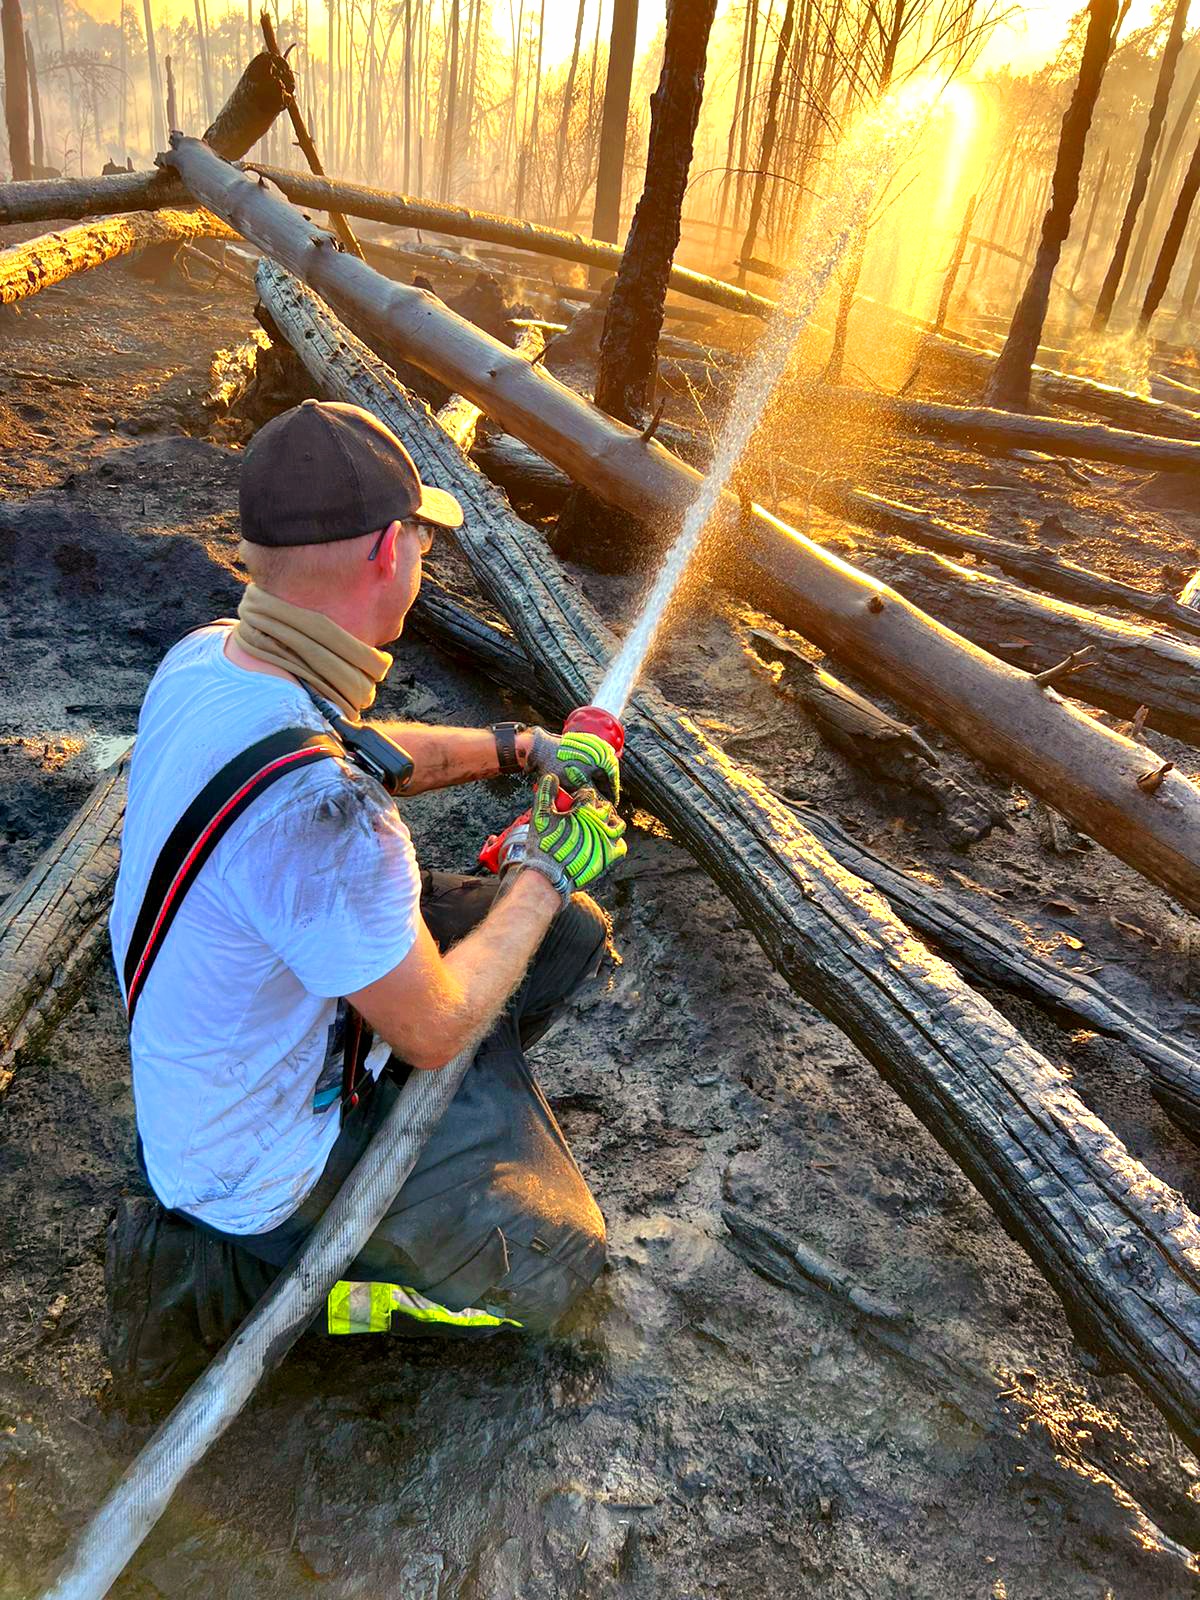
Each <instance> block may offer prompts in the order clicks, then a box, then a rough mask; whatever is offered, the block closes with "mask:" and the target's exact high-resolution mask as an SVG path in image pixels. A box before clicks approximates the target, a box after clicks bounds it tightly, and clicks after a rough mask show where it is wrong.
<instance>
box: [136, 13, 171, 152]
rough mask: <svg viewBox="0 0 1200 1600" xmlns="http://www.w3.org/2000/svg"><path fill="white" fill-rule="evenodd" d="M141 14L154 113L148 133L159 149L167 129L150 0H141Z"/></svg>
mask: <svg viewBox="0 0 1200 1600" xmlns="http://www.w3.org/2000/svg"><path fill="white" fill-rule="evenodd" d="M142 14H143V16H144V17H145V19H146V60H147V63H148V65H149V70H150V98H151V100H152V101H153V102H154V115H153V116H152V117H151V119H150V134H151V137H152V138H153V139H154V140H155V142H156V143H157V145H158V148H159V149H160V150H165V149H166V148H167V131H166V129H165V128H164V126H163V116H164V112H165V107H164V104H163V86H162V80H161V78H160V77H159V75H158V51H157V50H156V49H155V46H154V12H153V11H152V10H151V0H142Z"/></svg>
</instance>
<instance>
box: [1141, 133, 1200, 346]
mask: <svg viewBox="0 0 1200 1600" xmlns="http://www.w3.org/2000/svg"><path fill="white" fill-rule="evenodd" d="M1197 190H1200V141H1197V144H1196V148H1195V149H1194V150H1193V151H1192V159H1191V161H1190V162H1189V163H1188V169H1187V172H1186V173H1185V175H1184V179H1183V184H1182V187H1181V188H1180V190H1179V198H1178V199H1177V200H1176V202H1175V210H1174V211H1173V212H1172V213H1171V220H1170V222H1169V223H1168V224H1167V231H1166V233H1165V235H1164V236H1163V242H1162V248H1161V249H1160V250H1159V252H1158V260H1157V261H1156V262H1155V263H1154V271H1153V272H1152V273H1151V275H1150V284H1149V287H1148V288H1147V290H1146V298H1145V300H1144V301H1143V302H1142V309H1141V313H1140V315H1139V316H1138V332H1139V333H1141V334H1146V333H1148V332H1149V331H1150V324H1151V322H1152V321H1153V319H1154V313H1155V312H1156V311H1157V310H1158V308H1159V306H1160V305H1161V304H1162V299H1163V296H1164V295H1165V294H1166V292H1167V289H1168V287H1169V285H1170V282H1171V273H1172V272H1173V271H1174V270H1175V261H1176V259H1177V257H1178V255H1179V249H1180V246H1181V245H1182V244H1183V236H1184V234H1185V233H1186V232H1187V225H1188V222H1189V220H1190V219H1191V215H1192V206H1193V204H1194V202H1195V199H1196V193H1197Z"/></svg>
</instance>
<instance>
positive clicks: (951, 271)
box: [933, 194, 979, 333]
mask: <svg viewBox="0 0 1200 1600" xmlns="http://www.w3.org/2000/svg"><path fill="white" fill-rule="evenodd" d="M978 199H979V196H978V195H975V194H973V195H972V196H971V198H970V200H968V201H967V209H966V212H965V213H964V215H963V220H962V227H961V228H960V229H959V230H958V239H957V240H956V242H955V245H954V254H953V255H952V256H951V257H950V265H949V267H948V268H947V269H946V277H945V281H944V282H943V284H942V298H941V299H940V300H939V301H938V308H937V316H936V317H935V318H934V323H933V331H934V333H941V331H942V329H943V328H944V327H945V326H946V318H947V316H948V315H949V312H950V301H951V299H952V298H953V296H954V284H955V281H956V279H957V278H958V274H959V270H960V269H961V267H962V264H963V256H964V255H966V253H967V240H968V239H969V238H970V236H971V223H972V222H973V221H974V219H975V203H976V201H977V200H978Z"/></svg>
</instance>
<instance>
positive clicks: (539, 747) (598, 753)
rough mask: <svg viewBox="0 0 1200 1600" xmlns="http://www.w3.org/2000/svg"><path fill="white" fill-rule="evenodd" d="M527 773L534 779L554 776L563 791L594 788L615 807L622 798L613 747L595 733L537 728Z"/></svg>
mask: <svg viewBox="0 0 1200 1600" xmlns="http://www.w3.org/2000/svg"><path fill="white" fill-rule="evenodd" d="M532 735H533V736H532V738H531V740H530V743H529V754H528V756H527V757H526V760H525V770H526V772H528V773H529V774H530V775H531V776H532V777H535V778H544V777H546V776H547V775H549V774H551V773H552V774H553V775H554V776H555V777H556V778H557V779H558V781H559V782H560V783H561V784H562V786H563V788H564V789H566V790H568V791H569V792H570V793H572V794H574V793H575V791H576V790H577V789H595V790H596V791H597V792H598V793H599V794H601V795H603V796H605V797H606V798H607V799H609V800H611V801H612V802H613V804H614V805H615V804H616V803H617V801H618V800H619V799H620V798H621V768H620V764H619V762H618V761H617V753H616V751H615V750H614V749H613V747H612V745H610V744H606V743H605V741H604V740H603V739H601V738H599V737H598V736H597V735H596V734H594V733H564V734H561V735H559V734H556V733H547V731H546V729H545V728H534V729H533V730H532Z"/></svg>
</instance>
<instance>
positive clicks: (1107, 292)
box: [1092, 0, 1189, 330]
mask: <svg viewBox="0 0 1200 1600" xmlns="http://www.w3.org/2000/svg"><path fill="white" fill-rule="evenodd" d="M1188 3H1189V0H1175V9H1174V11H1173V12H1172V14H1171V29H1170V32H1169V33H1168V35H1167V42H1166V44H1165V45H1164V47H1163V53H1162V60H1161V62H1160V63H1159V68H1158V80H1157V82H1156V83H1155V85H1154V99H1153V100H1152V101H1151V102H1150V114H1149V116H1148V117H1147V119H1146V133H1145V137H1144V138H1143V140H1142V148H1141V150H1140V151H1139V153H1138V160H1137V166H1136V167H1135V168H1134V173H1133V183H1132V185H1131V187H1130V190H1129V199H1128V200H1127V202H1126V204H1125V215H1124V216H1123V217H1122V218H1121V228H1120V232H1119V233H1118V234H1117V242H1116V244H1115V245H1114V246H1113V253H1112V260H1111V261H1110V262H1109V266H1108V271H1107V272H1106V273H1105V275H1104V282H1103V284H1101V286H1100V297H1099V299H1098V300H1097V301H1096V310H1095V314H1094V315H1093V317H1092V328H1093V330H1096V329H1100V328H1106V327H1107V326H1108V319H1109V317H1110V316H1111V315H1112V308H1113V306H1114V304H1115V303H1116V298H1117V290H1118V289H1119V288H1120V286H1121V275H1122V274H1123V273H1124V271H1125V260H1126V257H1127V256H1128V254H1129V245H1130V241H1131V240H1132V238H1133V230H1134V227H1135V225H1136V223H1137V218H1138V212H1139V211H1140V210H1141V206H1142V201H1143V200H1144V199H1145V198H1146V188H1147V186H1148V184H1149V182H1150V168H1151V167H1152V166H1153V165H1154V152H1155V150H1156V149H1157V148H1158V140H1159V136H1160V135H1161V133H1162V127H1163V123H1164V122H1165V121H1166V116H1167V105H1168V103H1169V101H1170V99H1171V85H1172V83H1174V81H1175V67H1176V65H1177V63H1178V61H1179V52H1180V50H1182V49H1183V29H1184V24H1185V22H1186V21H1187V13H1188Z"/></svg>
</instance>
